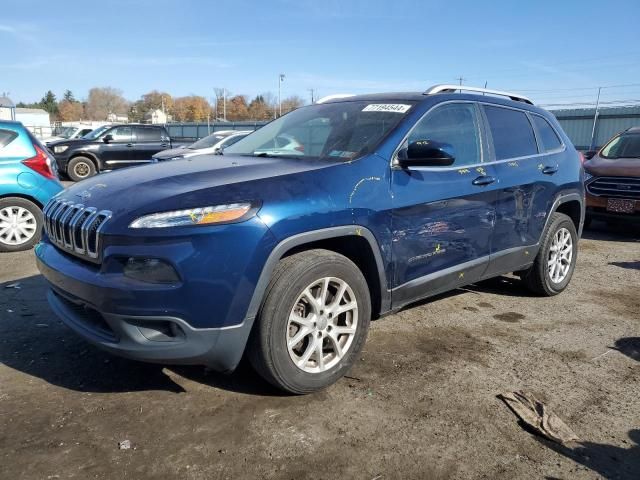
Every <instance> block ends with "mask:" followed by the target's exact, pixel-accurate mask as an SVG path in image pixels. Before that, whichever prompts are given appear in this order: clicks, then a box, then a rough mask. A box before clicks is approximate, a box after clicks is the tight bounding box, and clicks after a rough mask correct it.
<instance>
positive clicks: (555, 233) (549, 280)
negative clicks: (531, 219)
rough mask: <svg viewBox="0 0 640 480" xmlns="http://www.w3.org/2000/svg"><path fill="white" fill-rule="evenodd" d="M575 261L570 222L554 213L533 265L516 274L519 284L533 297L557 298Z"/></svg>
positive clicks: (575, 240)
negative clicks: (520, 281) (518, 277)
mask: <svg viewBox="0 0 640 480" xmlns="http://www.w3.org/2000/svg"><path fill="white" fill-rule="evenodd" d="M577 258H578V234H577V232H576V227H575V225H574V224H573V220H571V218H569V217H568V216H567V215H565V214H563V213H558V212H555V213H553V214H552V216H551V221H550V222H549V225H548V226H547V229H546V231H545V232H544V234H543V236H542V242H541V245H540V250H539V252H538V255H537V256H536V258H535V260H534V262H533V265H532V266H531V267H530V268H529V269H528V270H525V271H523V272H522V273H521V274H520V275H521V278H522V281H523V282H524V284H525V286H526V287H527V288H528V289H529V290H531V291H532V292H533V293H535V294H537V295H542V296H548V297H550V296H553V295H557V294H559V293H560V292H562V291H563V290H564V289H565V288H567V285H569V282H570V281H571V277H572V275H573V271H574V269H575V266H576V260H577Z"/></svg>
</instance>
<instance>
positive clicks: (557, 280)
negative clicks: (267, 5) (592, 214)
mask: <svg viewBox="0 0 640 480" xmlns="http://www.w3.org/2000/svg"><path fill="white" fill-rule="evenodd" d="M459 89H460V87H458V86H449V85H444V86H443V85H440V86H435V87H432V88H431V89H429V90H427V91H426V92H424V93H402V94H376V95H363V96H351V97H344V96H341V97H339V98H326V99H323V100H322V101H320V102H318V103H317V104H315V105H310V106H306V107H302V108H299V109H298V110H295V111H293V112H291V113H289V114H287V115H285V116H283V117H281V118H278V119H277V120H274V121H273V122H271V123H270V124H268V125H266V126H264V127H263V128H261V129H259V130H257V131H256V132H254V133H252V134H250V135H249V136H247V137H245V138H244V139H242V140H240V141H239V142H238V143H236V144H235V145H232V146H230V147H228V148H226V149H225V150H224V155H223V156H219V157H213V158H209V157H207V156H201V157H191V158H187V159H184V160H178V161H175V162H163V163H158V164H153V165H149V166H145V167H141V168H136V169H133V170H127V171H121V172H114V173H111V174H109V175H107V176H101V177H99V178H92V179H89V180H86V181H84V182H82V183H81V184H78V185H75V186H73V187H71V188H70V189H68V190H67V191H66V192H64V194H62V195H59V196H58V197H57V198H55V199H54V200H53V201H51V202H50V203H49V204H48V205H47V206H46V208H45V218H46V219H45V230H46V236H45V237H44V238H43V240H42V242H41V243H40V244H39V245H38V246H37V247H36V254H37V259H38V266H39V269H40V271H41V272H42V274H43V275H44V277H45V278H46V279H47V281H48V282H49V285H50V287H51V290H50V293H49V297H48V298H49V302H50V305H51V306H52V308H53V309H54V310H55V312H56V313H57V314H58V315H59V316H60V318H61V319H62V320H63V321H64V322H65V323H66V324H67V325H68V326H69V327H70V328H72V329H73V330H75V331H76V332H77V333H78V334H80V335H81V336H83V337H84V338H86V339H87V340H88V341H90V342H92V343H94V344H95V345H98V346H100V347H102V348H104V349H106V350H108V351H110V352H113V353H114V354H117V355H122V356H125V357H129V358H134V359H139V360H145V361H151V362H163V363H183V364H203V365H208V366H210V367H212V368H214V369H217V370H220V371H231V370H233V369H234V368H235V367H236V366H237V365H238V362H239V361H240V359H241V357H242V356H243V355H244V354H245V352H246V354H247V355H248V356H249V359H250V361H251V362H252V364H253V366H254V367H255V368H256V370H257V371H258V372H259V373H260V374H261V375H263V376H264V377H265V378H266V379H267V380H268V381H269V382H271V383H273V384H274V385H276V386H278V387H279V388H282V389H284V390H286V391H289V392H292V393H307V392H312V391H315V390H318V389H321V388H324V387H326V386H327V385H330V384H331V383H332V382H335V381H336V380H337V379H338V378H340V377H341V376H342V375H344V373H345V372H346V371H347V369H348V368H349V367H350V366H351V365H352V364H353V363H354V361H355V360H356V359H357V358H358V352H359V351H360V350H361V348H362V346H363V344H364V342H365V339H366V336H367V331H368V328H369V321H370V320H371V319H372V318H376V317H380V316H382V315H385V314H388V313H390V312H394V311H397V310H399V309H401V308H403V307H405V306H407V305H409V304H411V303H412V302H415V301H417V300H420V299H423V298H426V297H429V296H433V295H436V294H439V293H442V292H445V291H447V290H451V289H453V288H456V287H460V286H462V285H465V284H470V283H473V282H477V281H479V280H482V279H486V278H490V277H495V276H498V275H501V274H505V273H510V272H515V273H516V274H517V275H519V276H520V277H521V278H522V281H523V283H524V284H525V285H526V286H527V287H529V288H530V289H531V290H532V291H534V292H535V293H537V294H539V295H543V296H550V295H556V294H558V293H560V292H562V291H563V290H564V289H565V288H566V287H567V284H568V283H569V281H570V279H571V276H572V273H573V270H574V267H575V264H576V256H577V253H578V239H579V236H580V232H581V230H582V224H583V221H584V187H583V176H584V174H583V170H582V165H581V163H580V160H579V155H578V153H577V152H576V150H575V149H574V147H573V146H572V145H571V142H570V141H569V139H568V138H567V136H566V135H565V134H564V132H563V131H562V129H561V128H560V126H559V124H558V122H557V121H556V119H555V118H554V117H553V116H552V115H551V114H549V113H548V112H546V111H544V110H542V109H540V108H537V107H535V106H534V105H532V103H531V102H530V101H529V100H528V99H526V98H524V97H520V96H518V95H515V94H510V93H504V92H496V91H490V90H484V89H472V88H465V90H470V91H472V92H473V93H470V94H469V93H458V91H459ZM283 136H284V137H286V138H293V139H295V142H296V144H297V145H298V146H299V147H298V148H295V149H283V148H281V145H280V144H279V140H278V139H279V138H282V137H283Z"/></svg>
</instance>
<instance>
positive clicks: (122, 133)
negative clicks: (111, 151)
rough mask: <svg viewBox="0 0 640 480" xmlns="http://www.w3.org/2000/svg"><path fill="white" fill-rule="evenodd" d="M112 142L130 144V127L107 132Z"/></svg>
mask: <svg viewBox="0 0 640 480" xmlns="http://www.w3.org/2000/svg"><path fill="white" fill-rule="evenodd" d="M109 134H110V135H111V136H112V137H113V141H114V142H130V141H131V127H118V128H114V129H113V130H111V131H110V132H109Z"/></svg>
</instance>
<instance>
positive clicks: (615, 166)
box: [584, 155, 640, 177]
mask: <svg viewBox="0 0 640 480" xmlns="http://www.w3.org/2000/svg"><path fill="white" fill-rule="evenodd" d="M584 169H585V171H587V172H588V173H590V174H591V175H593V176H597V177H640V158H611V159H609V158H602V157H601V156H600V155H595V156H594V157H593V158H591V159H590V160H587V161H585V162H584Z"/></svg>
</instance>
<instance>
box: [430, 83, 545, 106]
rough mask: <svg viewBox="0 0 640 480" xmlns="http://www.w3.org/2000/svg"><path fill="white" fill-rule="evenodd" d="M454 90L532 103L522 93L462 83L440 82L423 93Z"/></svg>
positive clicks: (451, 91)
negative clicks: (468, 85)
mask: <svg viewBox="0 0 640 480" xmlns="http://www.w3.org/2000/svg"><path fill="white" fill-rule="evenodd" d="M456 90H464V91H466V92H477V93H488V94H490V95H499V96H502V97H509V98H510V99H511V100H515V101H516V102H524V103H528V104H530V105H533V102H532V101H531V100H530V99H528V98H527V97H524V96H522V95H518V94H517V93H510V92H503V91H500V90H489V89H488V88H480V87H467V86H464V85H447V84H440V85H434V86H433V87H430V88H429V89H427V90H426V91H425V92H424V95H432V94H434V93H453V92H455V91H456Z"/></svg>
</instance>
